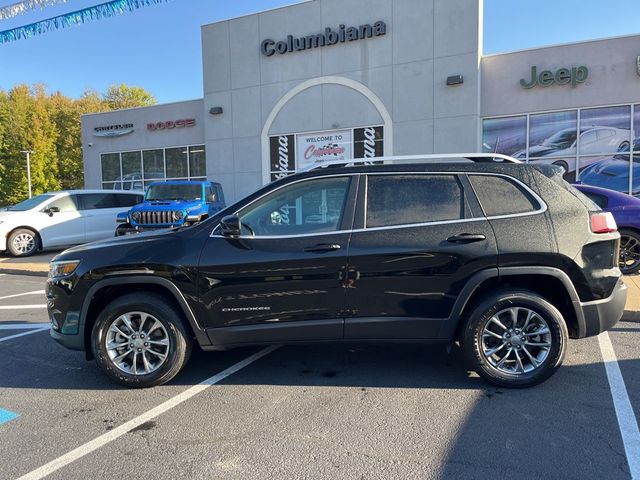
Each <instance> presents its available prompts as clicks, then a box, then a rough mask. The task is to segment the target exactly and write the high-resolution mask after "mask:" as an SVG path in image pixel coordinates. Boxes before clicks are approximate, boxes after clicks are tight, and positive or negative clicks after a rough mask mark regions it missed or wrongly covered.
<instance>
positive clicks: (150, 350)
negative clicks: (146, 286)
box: [91, 293, 192, 388]
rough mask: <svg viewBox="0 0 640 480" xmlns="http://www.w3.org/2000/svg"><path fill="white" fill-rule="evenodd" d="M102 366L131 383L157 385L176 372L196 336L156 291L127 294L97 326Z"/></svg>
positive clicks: (94, 334)
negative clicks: (186, 327) (192, 338)
mask: <svg viewBox="0 0 640 480" xmlns="http://www.w3.org/2000/svg"><path fill="white" fill-rule="evenodd" d="M91 335H92V337H91V346H92V349H93V355H94V357H95V359H96V363H97V364H98V366H99V367H100V368H101V369H102V370H103V371H104V372H105V373H106V374H107V375H108V376H109V377H110V378H112V379H113V380H115V381H116V382H118V383H120V384H121V385H125V386H128V387H140V388H145V387H153V386H156V385H162V384H163V383H166V382H168V381H169V380H171V379H172V378H173V377H175V376H176V375H177V374H178V372H180V370H182V368H183V367H184V366H185V364H186V363H187V360H188V359H189V355H190V353H191V346H192V340H191V337H190V336H189V334H188V333H187V330H186V329H185V326H184V323H183V321H182V316H181V315H180V313H178V312H177V311H176V310H175V308H174V307H173V306H172V305H171V304H169V303H167V302H166V301H165V300H164V299H163V298H162V297H161V296H159V295H157V294H155V293H135V294H130V295H125V296H123V297H120V298H118V299H117V300H114V301H113V302H111V303H110V304H109V305H107V306H106V307H105V308H104V310H103V311H102V312H101V313H100V315H99V316H98V319H97V320H96V323H95V325H94V326H93V331H92V334H91Z"/></svg>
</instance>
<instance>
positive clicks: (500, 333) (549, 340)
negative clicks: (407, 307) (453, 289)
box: [461, 290, 569, 388]
mask: <svg viewBox="0 0 640 480" xmlns="http://www.w3.org/2000/svg"><path fill="white" fill-rule="evenodd" d="M568 338H569V335H568V332H567V326H566V324H565V322H564V319H563V317H562V314H561V313H560V312H559V311H558V309H557V308H556V307H554V306H553V305H552V304H551V303H549V302H548V301H547V300H546V299H545V298H543V297H541V296H540V295H538V294H536V293H533V292H529V291H524V290H502V291H500V292H497V293H493V294H491V295H490V296H489V297H487V298H486V299H485V300H484V301H482V302H480V303H479V304H478V305H477V306H476V307H475V308H473V309H472V311H471V312H470V314H469V316H468V317H467V320H466V324H465V327H464V331H463V335H462V339H461V342H462V347H463V350H464V352H465V356H466V357H467V359H468V360H469V362H470V363H471V365H472V366H473V369H474V370H475V371H476V372H478V374H479V375H480V376H481V377H482V378H484V379H485V380H487V381H488V382H490V383H493V384H495V385H498V386H501V387H516V388H518V387H520V388H521V387H530V386H533V385H537V384H539V383H542V382H544V381H545V380H546V379H548V378H549V377H550V376H551V375H553V374H554V373H555V371H556V370H557V369H558V368H559V367H560V365H561V364H562V361H563V360H564V356H565V352H566V345H567V342H568Z"/></svg>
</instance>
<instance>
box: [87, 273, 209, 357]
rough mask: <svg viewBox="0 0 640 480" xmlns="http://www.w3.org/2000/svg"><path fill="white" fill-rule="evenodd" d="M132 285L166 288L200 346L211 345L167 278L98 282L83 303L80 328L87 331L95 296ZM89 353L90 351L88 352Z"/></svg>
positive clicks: (119, 279)
mask: <svg viewBox="0 0 640 480" xmlns="http://www.w3.org/2000/svg"><path fill="white" fill-rule="evenodd" d="M132 284H153V285H159V286H161V287H164V288H166V289H167V290H169V291H170V292H171V294H172V295H173V297H174V299H175V300H176V301H177V302H178V305H179V306H180V309H181V310H182V313H183V314H184V316H185V318H186V319H187V322H189V325H190V326H191V329H192V330H193V333H194V335H195V337H196V340H197V341H198V343H199V344H200V345H204V346H206V345H209V344H210V343H211V342H210V341H209V337H208V336H207V334H206V332H205V330H204V329H203V328H202V327H201V326H200V325H199V324H198V320H197V319H196V317H195V315H194V314H193V311H192V310H191V307H190V306H189V304H188V303H187V300H186V299H185V298H184V295H183V294H182V292H181V291H180V289H179V288H178V287H176V285H175V284H174V283H173V282H171V281H169V280H167V279H166V278H160V277H152V276H145V275H136V276H123V277H115V278H114V277H108V278H105V279H103V280H100V281H98V282H96V283H95V284H94V285H93V286H92V287H91V288H90V289H89V291H88V292H87V294H86V296H85V299H84V302H83V303H82V310H81V312H80V322H79V323H80V328H81V329H82V330H84V329H85V326H86V322H87V315H88V313H89V307H90V306H91V303H92V301H93V298H94V296H95V294H96V293H97V292H98V291H99V290H101V289H103V288H105V287H111V286H121V285H132ZM84 333H85V339H86V338H87V334H88V332H84ZM87 351H89V350H87Z"/></svg>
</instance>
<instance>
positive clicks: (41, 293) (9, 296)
mask: <svg viewBox="0 0 640 480" xmlns="http://www.w3.org/2000/svg"><path fill="white" fill-rule="evenodd" d="M44 294H45V291H44V290H35V291H33V292H25V293H16V294H14V295H6V296H4V297H0V300H6V299H7V298H16V297H23V296H25V295H44Z"/></svg>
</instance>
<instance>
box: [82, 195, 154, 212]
mask: <svg viewBox="0 0 640 480" xmlns="http://www.w3.org/2000/svg"><path fill="white" fill-rule="evenodd" d="M80 198H81V199H82V209H83V210H100V209H103V208H123V207H132V206H134V205H137V204H138V203H140V202H141V201H142V196H140V195H129V194H118V193H85V194H82V195H80Z"/></svg>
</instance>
